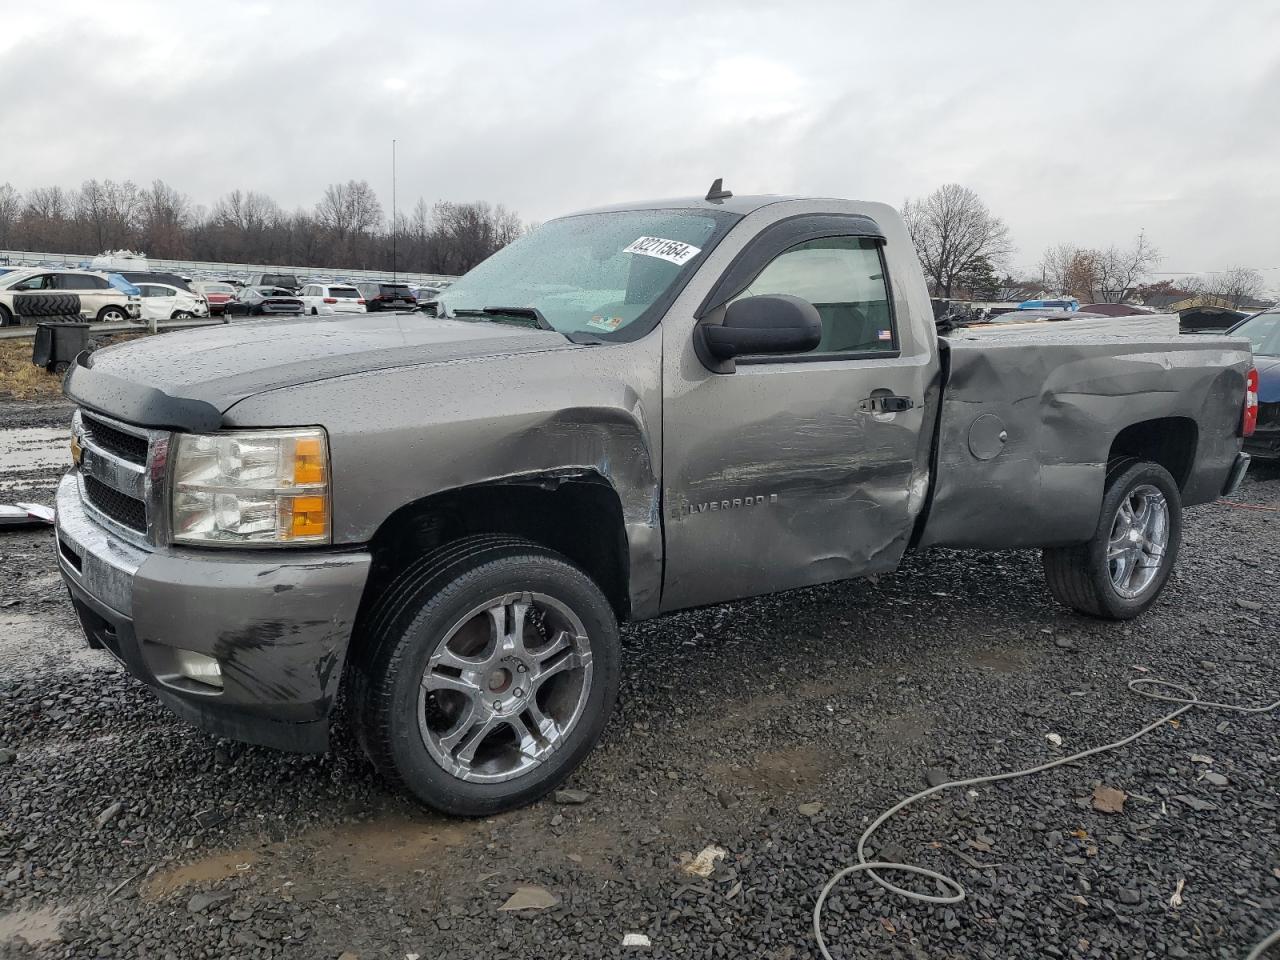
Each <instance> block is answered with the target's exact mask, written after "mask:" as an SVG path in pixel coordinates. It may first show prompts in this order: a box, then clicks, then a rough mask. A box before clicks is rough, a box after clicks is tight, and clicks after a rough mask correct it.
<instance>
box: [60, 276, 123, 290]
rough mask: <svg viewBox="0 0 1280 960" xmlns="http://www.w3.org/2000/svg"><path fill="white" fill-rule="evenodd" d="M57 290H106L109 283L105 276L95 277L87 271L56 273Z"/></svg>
mask: <svg viewBox="0 0 1280 960" xmlns="http://www.w3.org/2000/svg"><path fill="white" fill-rule="evenodd" d="M57 283H58V289H59V290H106V289H108V288H109V287H110V286H111V284H109V283H107V280H106V278H105V277H95V276H93V275H92V274H88V273H63V274H59V275H57Z"/></svg>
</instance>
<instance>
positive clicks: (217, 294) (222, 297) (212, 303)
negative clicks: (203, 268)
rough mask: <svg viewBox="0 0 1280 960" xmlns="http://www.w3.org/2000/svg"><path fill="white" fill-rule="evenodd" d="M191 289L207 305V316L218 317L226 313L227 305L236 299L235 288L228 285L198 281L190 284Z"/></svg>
mask: <svg viewBox="0 0 1280 960" xmlns="http://www.w3.org/2000/svg"><path fill="white" fill-rule="evenodd" d="M191 289H192V290H194V291H195V292H196V293H197V294H199V295H200V296H202V297H204V299H205V302H206V303H208V304H209V316H211V317H220V316H222V314H223V313H225V312H226V309H227V304H228V303H231V302H232V301H234V300H235V299H236V288H235V287H233V286H232V285H231V284H229V283H214V282H212V281H208V280H199V281H197V282H195V283H193V284H191Z"/></svg>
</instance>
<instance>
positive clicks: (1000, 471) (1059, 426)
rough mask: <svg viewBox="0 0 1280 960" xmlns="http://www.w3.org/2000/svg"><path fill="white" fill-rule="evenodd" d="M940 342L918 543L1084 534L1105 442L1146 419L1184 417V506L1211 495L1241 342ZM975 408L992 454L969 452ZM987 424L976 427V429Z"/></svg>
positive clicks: (1240, 364) (1217, 480) (1027, 543)
mask: <svg viewBox="0 0 1280 960" xmlns="http://www.w3.org/2000/svg"><path fill="white" fill-rule="evenodd" d="M947 349H948V354H949V357H948V359H949V377H948V381H947V383H946V386H945V388H944V390H943V393H942V409H941V414H940V416H941V422H940V424H939V433H938V446H937V453H936V457H937V470H936V475H935V478H934V485H935V486H934V495H933V501H932V504H931V506H930V508H929V514H928V518H927V520H926V522H925V526H924V530H923V534H922V536H921V538H920V541H919V545H920V546H959V547H979V548H986V549H1000V548H1006V547H1034V546H1058V545H1065V544H1069V543H1078V542H1082V541H1084V540H1087V539H1089V538H1090V537H1091V536H1092V535H1093V531H1094V528H1095V527H1096V525H1097V521H1098V508H1099V504H1100V503H1101V500H1102V492H1103V485H1104V481H1105V473H1106V463H1107V457H1108V454H1109V452H1110V450H1111V445H1112V443H1113V441H1114V440H1115V438H1116V436H1117V435H1118V434H1119V433H1120V431H1121V430H1123V429H1125V428H1126V427H1128V426H1131V425H1133V424H1136V423H1140V422H1142V421H1145V420H1152V419H1157V418H1163V417H1183V418H1187V419H1189V420H1192V421H1194V422H1195V425H1196V433H1197V442H1196V449H1195V454H1194V458H1193V463H1192V467H1191V470H1190V472H1189V475H1188V476H1187V478H1186V480H1185V482H1184V483H1183V487H1182V495H1183V502H1184V503H1185V504H1188V505H1190V504H1196V503H1204V502H1207V501H1210V500H1213V499H1215V498H1216V497H1217V496H1218V495H1219V493H1220V491H1221V490H1222V487H1223V484H1224V482H1225V481H1226V478H1227V475H1228V473H1229V471H1230V469H1231V465H1232V463H1233V461H1234V460H1235V456H1236V454H1237V453H1238V452H1239V450H1240V446H1241V438H1240V436H1239V431H1238V428H1239V423H1240V413H1241V406H1242V403H1243V399H1244V387H1245V377H1246V375H1247V373H1248V370H1249V368H1250V366H1251V364H1252V360H1251V355H1250V352H1249V347H1248V343H1247V341H1244V340H1240V339H1234V338H1208V337H1168V338H1159V339H1148V338H1130V337H1108V336H1101V335H1094V336H1090V335H1080V336H1067V335H1057V336H1055V335H1053V334H1044V335H1039V336H1026V335H1024V336H1016V337H1014V336H1010V337H998V336H984V337H982V338H981V339H977V338H974V339H964V338H959V339H952V340H949V341H947ZM984 416H990V417H995V418H997V419H998V420H999V423H1000V426H1002V427H1003V429H1004V430H1005V431H1006V433H1007V436H1008V439H1007V442H1006V443H1004V445H1003V448H1002V449H1001V450H1000V452H999V453H998V454H996V455H995V456H994V457H992V458H991V459H981V458H980V456H979V452H980V451H981V450H982V446H983V445H982V443H981V437H980V434H981V432H982V426H980V427H979V428H978V429H977V430H976V431H975V421H977V420H978V419H979V418H980V417H984ZM991 423H992V422H991V421H990V420H987V421H985V422H984V425H985V426H986V427H987V428H988V430H989V429H990V427H991ZM975 447H976V448H977V451H979V452H975Z"/></svg>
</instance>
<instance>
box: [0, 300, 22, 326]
mask: <svg viewBox="0 0 1280 960" xmlns="http://www.w3.org/2000/svg"><path fill="white" fill-rule="evenodd" d="M17 325H18V321H17V320H16V319H15V318H14V316H13V312H12V311H11V310H10V309H9V308H8V307H6V306H5V305H4V304H2V303H0V327H16V326H17Z"/></svg>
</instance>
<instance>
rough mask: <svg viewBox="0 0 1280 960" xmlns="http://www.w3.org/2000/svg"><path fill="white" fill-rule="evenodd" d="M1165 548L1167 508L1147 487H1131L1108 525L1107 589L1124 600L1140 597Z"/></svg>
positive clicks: (1167, 520)
mask: <svg viewBox="0 0 1280 960" xmlns="http://www.w3.org/2000/svg"><path fill="white" fill-rule="evenodd" d="M1168 546H1169V504H1168V502H1167V501H1166V500H1165V497H1164V494H1163V493H1161V492H1160V491H1159V490H1158V489H1157V488H1156V487H1154V486H1152V485H1151V484H1149V483H1144V484H1142V485H1141V486H1137V487H1134V488H1133V489H1132V490H1131V491H1129V495H1128V496H1126V497H1125V498H1124V501H1123V502H1122V503H1121V504H1120V509H1119V510H1118V511H1116V518H1115V520H1114V521H1113V522H1112V524H1111V537H1110V540H1109V541H1108V543H1107V565H1108V567H1109V568H1110V571H1111V585H1112V586H1113V587H1115V590H1116V593H1118V594H1120V596H1122V597H1124V598H1125V599H1127V600H1133V599H1136V598H1137V597H1139V596H1141V595H1142V594H1143V593H1144V592H1145V591H1146V589H1147V588H1148V587H1150V586H1151V583H1152V581H1154V580H1155V578H1156V575H1157V574H1159V572H1160V565H1161V564H1162V563H1163V562H1164V556H1165V551H1166V550H1167V549H1168Z"/></svg>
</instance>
